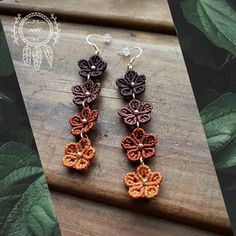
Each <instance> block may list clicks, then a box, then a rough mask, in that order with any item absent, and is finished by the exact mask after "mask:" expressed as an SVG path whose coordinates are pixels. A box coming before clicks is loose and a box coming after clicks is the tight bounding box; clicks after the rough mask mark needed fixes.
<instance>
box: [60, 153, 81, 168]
mask: <svg viewBox="0 0 236 236" xmlns="http://www.w3.org/2000/svg"><path fill="white" fill-rule="evenodd" d="M77 160H78V157H77V156H76V155H75V154H69V155H65V156H64V158H63V160H62V162H63V165H64V166H65V167H68V168H73V167H74V166H75V164H76V162H77Z"/></svg>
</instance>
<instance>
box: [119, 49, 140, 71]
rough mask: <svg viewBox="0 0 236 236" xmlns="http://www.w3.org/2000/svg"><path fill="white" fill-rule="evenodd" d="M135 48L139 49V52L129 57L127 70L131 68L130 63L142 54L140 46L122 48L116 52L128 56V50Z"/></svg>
mask: <svg viewBox="0 0 236 236" xmlns="http://www.w3.org/2000/svg"><path fill="white" fill-rule="evenodd" d="M135 49H138V50H139V54H138V55H136V56H134V57H132V58H131V59H130V61H129V63H128V70H132V64H133V62H134V60H135V59H137V58H139V57H140V56H141V55H142V53H143V50H142V48H140V47H132V48H123V50H122V51H119V52H118V54H121V55H124V56H129V55H130V51H132V50H135Z"/></svg>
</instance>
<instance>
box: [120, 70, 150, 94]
mask: <svg viewBox="0 0 236 236" xmlns="http://www.w3.org/2000/svg"><path fill="white" fill-rule="evenodd" d="M145 80H146V76H145V75H138V74H137V72H135V71H128V72H127V73H126V74H125V75H124V77H123V78H120V79H117V80H116V85H117V86H118V88H119V89H120V93H121V94H122V95H123V96H124V97H130V96H132V94H133V93H134V94H136V95H139V94H141V93H143V92H144V90H145Z"/></svg>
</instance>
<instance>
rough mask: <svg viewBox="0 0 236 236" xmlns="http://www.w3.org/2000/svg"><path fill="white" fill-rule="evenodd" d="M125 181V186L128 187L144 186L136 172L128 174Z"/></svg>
mask: <svg viewBox="0 0 236 236" xmlns="http://www.w3.org/2000/svg"><path fill="white" fill-rule="evenodd" d="M124 181H125V184H126V186H127V187H132V186H142V185H143V184H142V182H141V181H140V179H139V178H138V176H137V175H136V173H135V172H132V173H128V174H127V175H126V176H125V178H124Z"/></svg>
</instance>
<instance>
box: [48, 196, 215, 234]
mask: <svg viewBox="0 0 236 236" xmlns="http://www.w3.org/2000/svg"><path fill="white" fill-rule="evenodd" d="M51 196H52V199H53V204H54V209H55V210H56V214H57V218H58V222H59V224H60V228H61V232H62V235H63V236H71V235H73V236H80V235H83V236H91V235H97V236H104V235H105V236H110V235H113V236H120V235H122V236H132V235H137V236H139V235H148V236H163V235H165V236H183V235H191V236H217V235H219V234H215V233H212V232H208V231H204V230H201V229H198V228H193V227H189V226H186V225H181V224H177V223H174V222H169V221H166V220H162V219H159V218H156V217H151V216H146V215H142V214H133V213H132V212H130V211H127V210H124V209H121V208H117V207H112V206H108V205H104V204H101V203H98V202H94V201H89V200H86V199H83V198H78V197H74V196H71V195H68V194H63V193H59V192H51Z"/></svg>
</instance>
